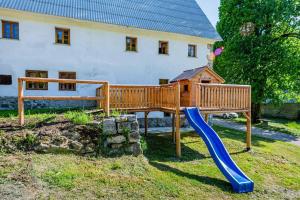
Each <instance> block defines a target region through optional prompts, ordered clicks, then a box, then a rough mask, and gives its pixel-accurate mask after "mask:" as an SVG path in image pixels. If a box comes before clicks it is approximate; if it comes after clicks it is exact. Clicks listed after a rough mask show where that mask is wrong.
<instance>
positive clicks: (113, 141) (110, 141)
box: [107, 135, 126, 144]
mask: <svg viewBox="0 0 300 200" xmlns="http://www.w3.org/2000/svg"><path fill="white" fill-rule="evenodd" d="M123 142H126V138H125V137H124V136H123V135H118V136H115V137H110V138H107V143H108V144H121V143H123Z"/></svg>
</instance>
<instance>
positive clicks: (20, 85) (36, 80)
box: [18, 77, 110, 125]
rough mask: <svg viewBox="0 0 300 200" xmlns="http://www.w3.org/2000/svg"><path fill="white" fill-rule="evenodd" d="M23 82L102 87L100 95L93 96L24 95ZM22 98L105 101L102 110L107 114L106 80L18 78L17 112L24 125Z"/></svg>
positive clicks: (107, 89) (107, 95) (20, 121)
mask: <svg viewBox="0 0 300 200" xmlns="http://www.w3.org/2000/svg"><path fill="white" fill-rule="evenodd" d="M24 82H33V83H75V84H97V85H102V86H103V88H104V91H103V94H102V95H97V96H95V97H87V96H24ZM24 100H88V101H99V102H102V103H103V102H105V104H103V105H104V107H102V108H103V110H104V111H105V112H106V115H109V111H110V108H109V83H108V82H107V81H89V80H74V79H53V78H31V77H22V78H18V113H19V123H20V124H21V125H24V121H25V119H24Z"/></svg>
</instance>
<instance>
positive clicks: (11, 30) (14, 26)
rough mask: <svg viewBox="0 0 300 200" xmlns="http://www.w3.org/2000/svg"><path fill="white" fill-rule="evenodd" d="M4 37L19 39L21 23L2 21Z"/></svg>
mask: <svg viewBox="0 0 300 200" xmlns="http://www.w3.org/2000/svg"><path fill="white" fill-rule="evenodd" d="M2 37H3V38H6V39H14V40H18V39H19V23H18V22H11V21H2Z"/></svg>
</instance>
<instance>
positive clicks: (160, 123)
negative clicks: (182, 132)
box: [138, 116, 190, 128]
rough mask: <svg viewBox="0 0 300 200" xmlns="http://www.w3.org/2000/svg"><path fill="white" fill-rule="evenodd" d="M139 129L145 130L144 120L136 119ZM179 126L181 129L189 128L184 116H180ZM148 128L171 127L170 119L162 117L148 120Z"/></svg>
mask: <svg viewBox="0 0 300 200" xmlns="http://www.w3.org/2000/svg"><path fill="white" fill-rule="evenodd" d="M138 122H139V125H140V128H145V119H144V118H139V119H138ZM180 126H181V127H182V128H185V127H189V126H190V125H189V123H188V121H187V119H186V117H185V116H181V118H180ZM148 127H149V128H159V127H172V118H171V117H164V118H148Z"/></svg>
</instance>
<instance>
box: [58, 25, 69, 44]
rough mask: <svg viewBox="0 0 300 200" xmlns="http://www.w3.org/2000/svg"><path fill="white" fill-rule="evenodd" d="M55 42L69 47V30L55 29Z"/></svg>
mask: <svg viewBox="0 0 300 200" xmlns="http://www.w3.org/2000/svg"><path fill="white" fill-rule="evenodd" d="M55 42H56V43H57V44H68V45H70V44H71V43H70V29H64V28H55Z"/></svg>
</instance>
